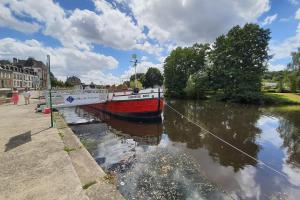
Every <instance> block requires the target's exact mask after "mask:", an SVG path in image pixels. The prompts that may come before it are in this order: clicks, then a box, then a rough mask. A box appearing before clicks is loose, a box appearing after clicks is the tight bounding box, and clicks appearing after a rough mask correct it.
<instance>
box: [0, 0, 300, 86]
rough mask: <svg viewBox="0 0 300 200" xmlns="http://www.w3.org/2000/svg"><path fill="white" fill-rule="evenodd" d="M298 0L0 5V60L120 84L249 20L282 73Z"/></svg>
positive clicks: (297, 36) (63, 0)
mask: <svg viewBox="0 0 300 200" xmlns="http://www.w3.org/2000/svg"><path fill="white" fill-rule="evenodd" d="M298 1H299V0H240V1H229V0H219V1H211V0H164V1H159V0H152V1H147V0H107V1H105V0H72V1H71V0H54V1H53V0H39V1H36V0H20V1H19V0H0V58H1V59H12V58H13V57H17V58H22V59H26V58H27V57H28V56H31V57H34V58H36V59H38V60H42V61H45V59H46V55H47V54H49V55H50V56H51V63H52V65H51V66H52V69H53V72H54V74H55V75H56V76H57V77H58V78H60V79H65V78H66V76H71V75H77V76H79V77H80V78H81V79H82V80H83V81H85V82H91V81H93V82H96V83H103V84H113V83H120V82H122V81H124V80H126V79H128V78H129V76H130V75H131V74H132V73H133V68H132V67H131V63H130V58H131V55H132V54H133V53H136V54H138V56H139V59H140V63H139V65H138V72H145V71H146V70H147V69H148V68H149V67H158V68H159V69H161V70H162V65H163V61H164V59H165V57H166V56H167V55H168V54H169V52H170V51H171V50H172V49H173V48H176V46H187V45H191V44H193V43H195V42H199V43H201V42H209V43H211V42H213V41H214V39H215V37H217V36H218V35H220V34H224V33H226V32H227V31H228V30H229V29H230V28H231V27H232V26H234V25H243V24H245V23H247V22H254V23H258V24H260V25H261V26H262V27H264V28H269V29H270V30H271V36H272V39H271V41H270V54H272V55H273V58H272V59H271V60H270V61H269V69H270V70H280V69H284V67H285V66H286V64H287V63H288V62H290V59H291V58H290V53H291V51H294V50H296V48H298V47H299V46H300V32H299V31H297V29H298V25H299V22H300V11H299V12H297V11H298V9H299V8H300V2H298Z"/></svg>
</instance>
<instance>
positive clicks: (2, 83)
mask: <svg viewBox="0 0 300 200" xmlns="http://www.w3.org/2000/svg"><path fill="white" fill-rule="evenodd" d="M12 78H13V73H12V71H10V70H7V69H5V68H2V67H1V66H0V88H12V86H13V81H12Z"/></svg>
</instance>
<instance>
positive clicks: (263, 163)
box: [164, 102, 288, 178]
mask: <svg viewBox="0 0 300 200" xmlns="http://www.w3.org/2000/svg"><path fill="white" fill-rule="evenodd" d="M164 104H165V105H166V106H168V107H169V108H170V109H172V110H173V111H174V112H176V113H177V114H178V115H180V116H181V117H183V118H185V119H187V120H188V121H189V122H191V123H192V124H194V125H195V126H198V127H199V128H201V130H203V131H204V132H206V133H208V134H210V135H211V136H213V137H214V138H216V139H218V140H220V141H221V142H223V143H225V144H227V145H228V146H230V147H232V148H233V149H235V150H237V151H239V152H240V153H242V154H244V155H245V156H247V157H249V158H251V159H253V160H255V161H256V162H257V163H259V164H261V165H263V166H265V167H267V168H268V169H270V170H271V171H273V172H275V173H277V174H279V175H281V176H283V177H285V178H288V176H287V175H285V174H284V173H282V172H280V171H278V170H276V169H274V168H273V167H271V166H270V165H268V164H266V163H265V162H263V161H261V160H259V159H257V158H254V157H253V156H251V155H249V154H248V153H246V152H245V151H243V150H241V149H239V148H238V147H236V146H234V145H233V144H230V143H229V142H227V141H225V140H224V139H222V138H220V137H219V136H217V135H215V134H213V133H212V132H210V131H209V130H207V129H206V128H204V127H203V126H201V125H199V124H198V123H196V122H194V121H193V120H191V119H189V118H188V117H186V116H185V115H183V114H182V113H180V112H179V111H178V110H176V109H175V108H173V107H172V106H171V105H169V104H168V103H167V102H164Z"/></svg>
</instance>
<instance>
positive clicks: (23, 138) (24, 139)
mask: <svg viewBox="0 0 300 200" xmlns="http://www.w3.org/2000/svg"><path fill="white" fill-rule="evenodd" d="M30 141H31V131H27V132H25V133H22V134H20V135H17V136H14V137H11V138H10V139H9V141H8V143H7V144H6V145H5V146H6V147H5V152H7V151H10V150H12V149H14V148H16V147H18V146H21V145H23V144H26V143H28V142H30Z"/></svg>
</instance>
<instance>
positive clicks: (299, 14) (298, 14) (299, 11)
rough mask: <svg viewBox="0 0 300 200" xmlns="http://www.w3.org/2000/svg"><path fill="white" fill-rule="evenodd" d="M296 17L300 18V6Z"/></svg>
mask: <svg viewBox="0 0 300 200" xmlns="http://www.w3.org/2000/svg"><path fill="white" fill-rule="evenodd" d="M295 19H299V20H300V8H299V9H298V10H297V11H296V14H295Z"/></svg>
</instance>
